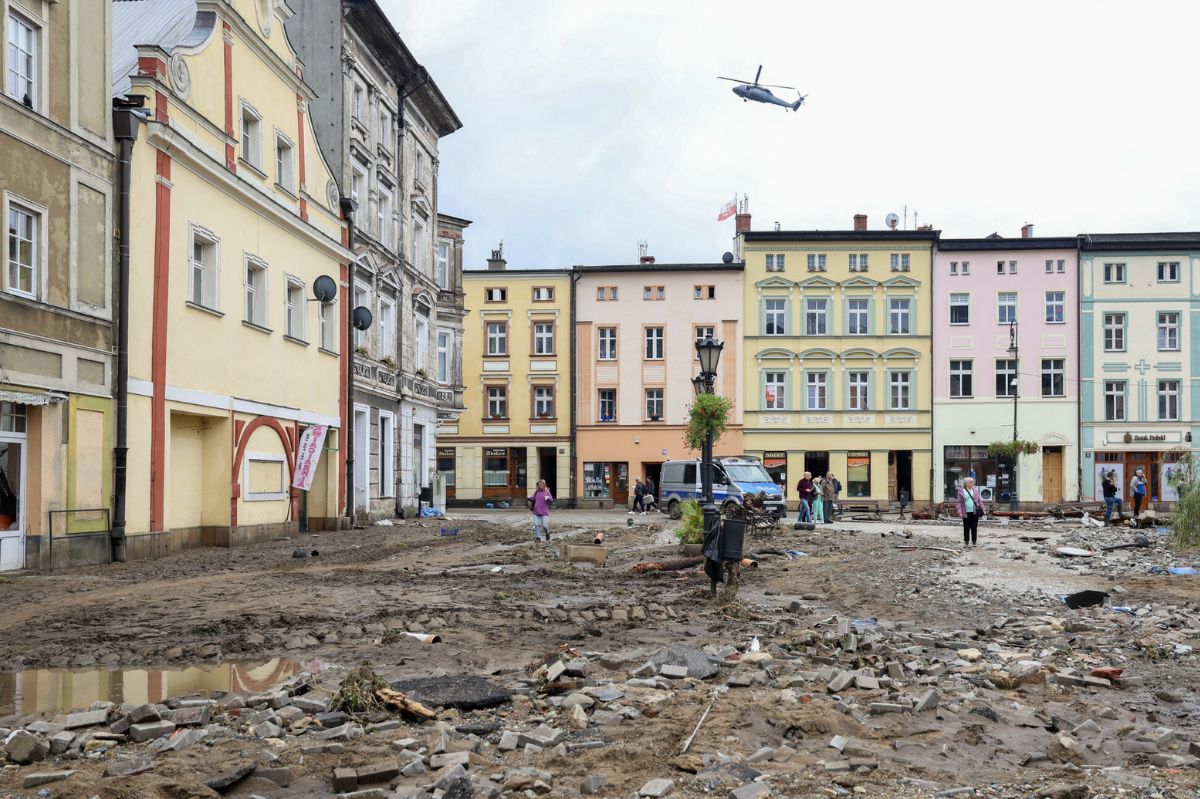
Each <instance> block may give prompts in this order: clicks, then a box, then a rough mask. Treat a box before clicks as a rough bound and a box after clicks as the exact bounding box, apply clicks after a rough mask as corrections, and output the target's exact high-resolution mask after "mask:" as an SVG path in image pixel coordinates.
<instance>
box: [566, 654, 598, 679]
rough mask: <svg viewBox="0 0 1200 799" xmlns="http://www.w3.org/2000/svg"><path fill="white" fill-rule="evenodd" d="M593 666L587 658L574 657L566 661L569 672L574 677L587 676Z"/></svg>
mask: <svg viewBox="0 0 1200 799" xmlns="http://www.w3.org/2000/svg"><path fill="white" fill-rule="evenodd" d="M591 667H592V664H591V663H590V662H588V659H587V658H572V659H570V660H568V661H567V662H566V669H567V674H569V675H571V676H572V677H586V676H587V675H588V672H589V671H590V670H591Z"/></svg>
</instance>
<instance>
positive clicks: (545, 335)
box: [533, 322, 554, 355]
mask: <svg viewBox="0 0 1200 799" xmlns="http://www.w3.org/2000/svg"><path fill="white" fill-rule="evenodd" d="M533 354H534V355H553V354H554V323H553V322H535V323H534V325H533Z"/></svg>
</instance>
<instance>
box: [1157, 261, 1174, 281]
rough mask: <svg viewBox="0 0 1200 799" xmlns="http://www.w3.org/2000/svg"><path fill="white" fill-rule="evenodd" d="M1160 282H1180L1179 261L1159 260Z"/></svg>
mask: <svg viewBox="0 0 1200 799" xmlns="http://www.w3.org/2000/svg"><path fill="white" fill-rule="evenodd" d="M1158 282H1159V283H1178V282H1179V262H1178V261H1159V262H1158Z"/></svg>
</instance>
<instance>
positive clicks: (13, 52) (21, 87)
mask: <svg viewBox="0 0 1200 799" xmlns="http://www.w3.org/2000/svg"><path fill="white" fill-rule="evenodd" d="M40 34H41V30H40V29H39V28H38V27H37V26H36V25H34V24H33V23H32V22H30V21H29V20H28V19H26V18H25V17H23V16H21V15H20V14H18V13H16V12H15V11H10V12H9V14H8V66H7V72H8V79H7V80H6V81H5V82H4V85H5V90H6V91H7V93H8V96H9V97H11V98H13V99H14V100H16V101H17V102H18V103H24V104H25V105H26V106H28V107H29V108H31V109H33V110H35V111H37V110H40V109H39V108H38V105H39V103H38V82H39V80H38V71H39V66H40V65H39V62H38V59H39V57H40V56H39V54H38V44H39V41H38V39H39V36H40Z"/></svg>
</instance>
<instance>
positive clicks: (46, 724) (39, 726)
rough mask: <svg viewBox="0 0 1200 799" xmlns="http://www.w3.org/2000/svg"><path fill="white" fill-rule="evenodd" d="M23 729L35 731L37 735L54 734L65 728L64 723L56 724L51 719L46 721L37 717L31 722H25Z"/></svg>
mask: <svg viewBox="0 0 1200 799" xmlns="http://www.w3.org/2000/svg"><path fill="white" fill-rule="evenodd" d="M25 729H26V730H27V731H29V732H36V733H37V734H39V735H54V734H55V733H58V732H62V731H63V730H65V729H66V725H63V724H56V723H55V722H53V721H46V720H45V719H38V720H37V721H35V722H33V723H31V724H26V725H25Z"/></svg>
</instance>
